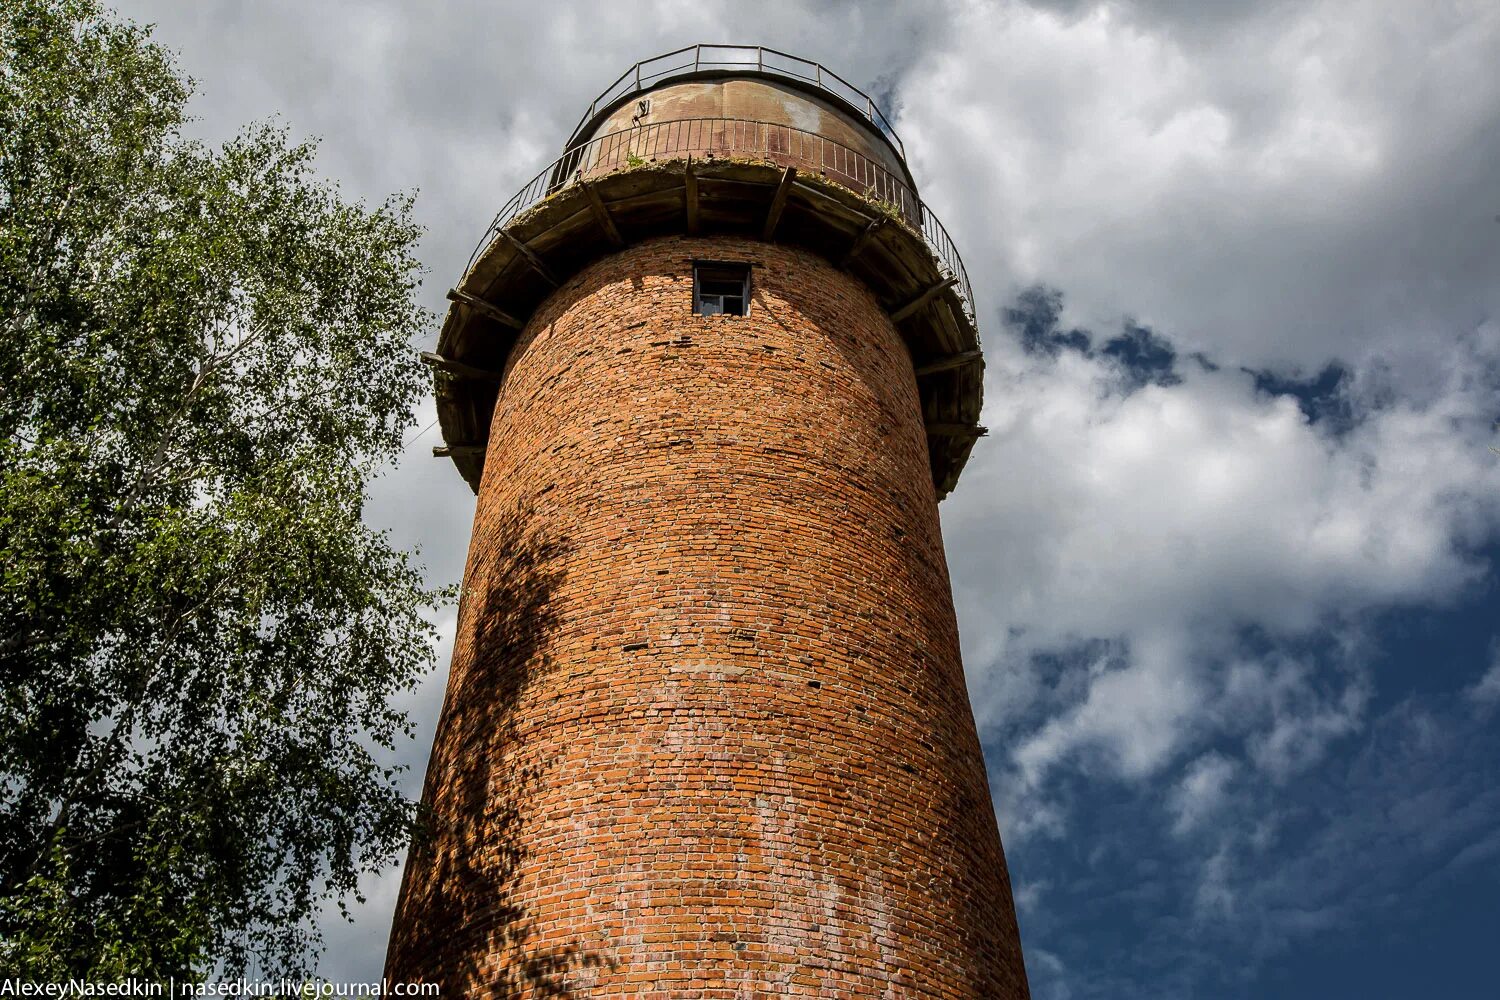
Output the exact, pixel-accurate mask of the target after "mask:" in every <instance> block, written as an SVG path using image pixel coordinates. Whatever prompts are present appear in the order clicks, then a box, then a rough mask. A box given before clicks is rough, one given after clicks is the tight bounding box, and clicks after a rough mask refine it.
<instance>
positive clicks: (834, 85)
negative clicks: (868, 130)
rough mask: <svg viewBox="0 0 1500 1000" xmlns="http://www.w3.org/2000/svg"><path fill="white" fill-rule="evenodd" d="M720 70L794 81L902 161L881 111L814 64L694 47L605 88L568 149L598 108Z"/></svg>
mask: <svg viewBox="0 0 1500 1000" xmlns="http://www.w3.org/2000/svg"><path fill="white" fill-rule="evenodd" d="M725 70H728V71H735V70H739V71H745V72H755V73H760V74H764V75H767V76H779V77H782V78H784V79H788V80H797V81H800V82H801V83H804V84H807V83H810V84H812V85H813V86H814V87H816V88H817V89H819V90H822V91H826V92H827V93H829V94H832V95H833V96H834V97H837V98H838V99H839V100H841V101H843V102H844V103H845V104H847V105H849V106H850V107H852V108H853V109H854V110H855V111H857V112H859V113H860V114H862V115H863V116H864V117H865V118H866V119H867V120H868V121H869V122H870V124H871V125H874V126H875V129H876V131H878V132H879V133H880V134H881V135H883V136H885V137H886V138H887V139H888V140H890V143H891V145H892V146H894V147H895V148H896V151H897V152H898V153H900V154H901V158H902V159H903V160H905V159H906V147H904V146H902V145H901V137H900V136H898V135H897V134H896V130H895V129H894V128H892V127H891V123H890V121H889V120H888V119H887V118H886V116H885V113H884V112H883V111H881V110H880V108H879V106H877V105H876V103H875V99H874V98H872V97H871V96H870V95H869V94H866V93H865V92H864V91H863V90H860V89H859V88H858V87H856V86H854V84H852V83H850V82H849V81H848V80H845V79H844V78H843V77H841V76H839V75H838V74H837V73H835V72H834V71H833V70H831V69H828V68H827V67H825V66H823V65H821V64H819V63H815V62H813V61H812V60H810V59H803V58H801V57H799V56H794V55H790V54H788V53H786V52H778V51H777V50H776V49H768V48H766V47H765V46H763V45H703V44H698V45H690V46H688V47H687V48H684V49H676V50H674V51H672V52H666V53H663V54H662V55H659V56H652V57H651V58H650V59H643V60H641V61H640V62H638V63H636V64H635V65H634V66H632V67H630V68H629V69H627V70H626V71H625V72H624V73H622V74H620V78H619V79H618V80H616V81H615V82H614V83H612V84H610V85H609V86H608V87H606V88H604V93H602V94H600V95H599V96H598V97H596V98H594V103H592V104H590V105H589V109H588V111H586V112H584V115H583V118H581V119H580V120H579V122H578V127H577V128H575V129H574V130H573V135H572V136H571V137H570V138H569V139H568V145H569V146H570V147H571V146H572V145H573V144H574V143H576V142H578V141H579V140H580V138H582V136H581V133H582V132H583V130H584V129H585V128H587V127H588V124H589V122H591V121H593V119H594V115H596V114H598V112H599V111H600V109H602V108H607V107H609V106H611V105H613V104H615V103H616V102H617V101H621V100H623V99H625V98H627V97H629V96H631V95H632V94H638V93H640V92H641V91H643V90H650V89H651V88H652V87H655V86H658V85H660V84H661V83H663V82H665V81H667V80H671V79H673V78H675V77H679V76H692V75H693V74H694V73H706V72H712V71H725Z"/></svg>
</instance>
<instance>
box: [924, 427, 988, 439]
mask: <svg viewBox="0 0 1500 1000" xmlns="http://www.w3.org/2000/svg"><path fill="white" fill-rule="evenodd" d="M989 432H990V431H989V428H987V427H980V426H979V425H978V424H928V425H927V433H928V434H936V435H937V436H938V437H958V438H963V437H973V438H978V437H984V436H985V435H986V434H988V433H989Z"/></svg>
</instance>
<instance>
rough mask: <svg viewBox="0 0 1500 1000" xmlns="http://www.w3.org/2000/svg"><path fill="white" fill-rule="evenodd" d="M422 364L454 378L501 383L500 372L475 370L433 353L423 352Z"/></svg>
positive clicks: (483, 369) (484, 369)
mask: <svg viewBox="0 0 1500 1000" xmlns="http://www.w3.org/2000/svg"><path fill="white" fill-rule="evenodd" d="M422 363H423V364H425V365H429V366H430V367H433V368H436V369H437V370H438V371H440V372H447V373H448V374H449V375H452V376H453V377H454V378H466V379H472V380H473V381H475V382H499V381H500V373H499V372H495V371H490V370H489V369H488V368H475V367H474V366H473V365H466V364H464V363H463V362H462V361H454V360H453V359H452V358H445V357H443V356H442V355H441V354H433V353H432V352H431V351H423V352H422Z"/></svg>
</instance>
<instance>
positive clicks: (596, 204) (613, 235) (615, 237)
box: [579, 181, 625, 247]
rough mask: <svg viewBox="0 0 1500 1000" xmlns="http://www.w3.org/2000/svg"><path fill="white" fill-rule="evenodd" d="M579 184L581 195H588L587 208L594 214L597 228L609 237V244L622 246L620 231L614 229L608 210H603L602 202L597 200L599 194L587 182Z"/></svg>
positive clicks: (613, 221)
mask: <svg viewBox="0 0 1500 1000" xmlns="http://www.w3.org/2000/svg"><path fill="white" fill-rule="evenodd" d="M579 183H580V186H581V187H582V188H583V193H584V194H586V195H588V199H589V208H590V209H591V210H592V211H593V213H594V221H595V222H597V223H599V228H600V229H602V230H604V235H605V236H607V237H609V241H610V242H611V243H613V244H614V245H615V246H617V247H622V246H624V245H625V241H624V240H623V239H621V238H620V231H619V230H618V229H616V228H615V220H614V219H611V218H610V217H609V209H607V208H605V207H604V202H603V201H600V200H599V192H598V191H595V190H594V185H592V184H590V183H589V182H588V181H581V182H579Z"/></svg>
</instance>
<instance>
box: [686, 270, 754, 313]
mask: <svg viewBox="0 0 1500 1000" xmlns="http://www.w3.org/2000/svg"><path fill="white" fill-rule="evenodd" d="M749 305H750V265H749V264H721V263H707V262H705V263H699V264H694V265H693V312H695V313H697V314H698V315H700V316H721V315H722V316H743V315H745V312H746V310H747V309H748V307H749Z"/></svg>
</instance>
